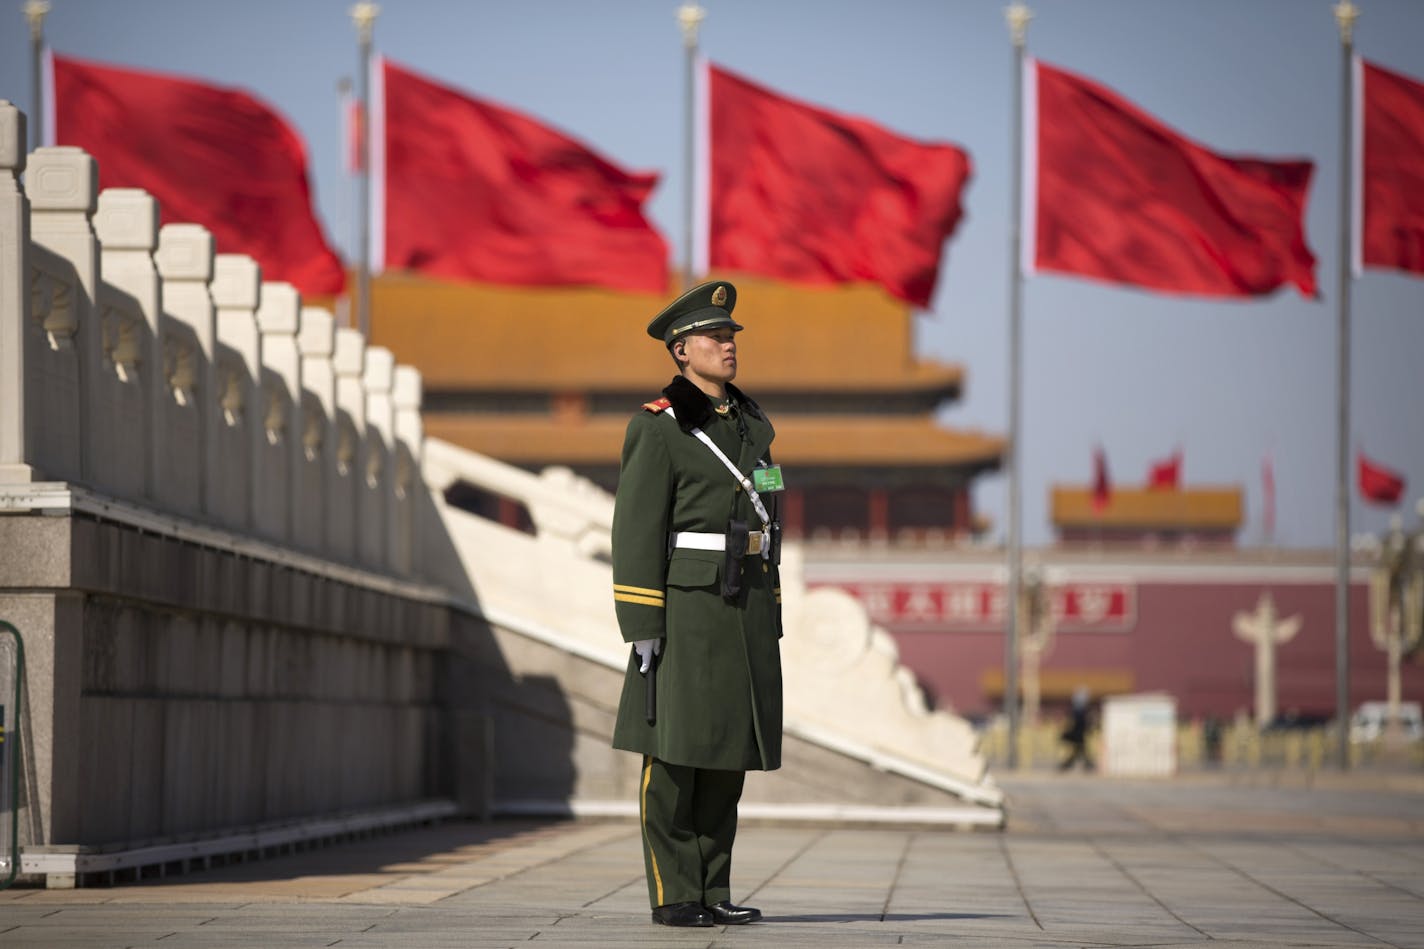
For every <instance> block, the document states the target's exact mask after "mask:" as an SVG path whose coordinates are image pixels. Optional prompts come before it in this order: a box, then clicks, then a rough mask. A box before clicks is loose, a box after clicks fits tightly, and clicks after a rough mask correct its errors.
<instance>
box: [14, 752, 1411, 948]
mask: <svg viewBox="0 0 1424 949" xmlns="http://www.w3.org/2000/svg"><path fill="white" fill-rule="evenodd" d="M1001 784H1002V785H1003V786H1004V787H1005V789H1006V790H1007V791H1008V793H1009V796H1010V802H1011V811H1010V828H1009V830H1008V831H1007V832H1004V833H997V832H991V831H977V832H951V831H942V830H928V829H906V828H886V827H846V826H830V827H806V826H787V825H748V826H744V828H743V830H742V833H741V835H740V838H739V840H738V844H737V864H736V867H735V868H734V877H733V885H734V889H735V895H736V898H737V899H738V900H739V901H746V902H750V903H751V904H752V905H756V906H760V907H761V908H762V910H763V911H764V912H765V913H766V914H767V919H766V920H765V921H764V922H762V923H759V924H755V925H752V926H746V927H729V928H725V929H723V928H714V929H700V930H672V929H667V928H664V927H659V926H654V925H652V924H651V923H650V922H649V920H648V912H647V903H646V890H645V887H644V883H643V875H642V863H641V858H640V855H639V844H638V830H637V827H636V825H634V824H633V823H631V822H604V823H598V822H587V821H575V822H554V823H547V822H533V821H523V822H496V823H493V824H483V825H482V824H476V823H449V824H444V825H441V826H438V827H433V828H428V829H424V830H418V831H411V832H407V833H401V834H393V835H389V836H385V837H378V838H372V839H368V840H366V841H362V842H358V843H353V844H346V845H342V846H337V847H329V848H325V849H321V850H313V851H308V852H304V853H298V854H294V855H291V856H285V857H281V858H276V859H269V860H265V861H261V862H254V863H247V864H237V865H233V866H229V867H225V868H221V869H214V870H209V871H205V872H201V873H194V874H189V875H186V876H181V877H169V878H167V879H163V880H145V881H142V882H137V883H131V884H125V885H120V886H114V887H106V888H93V889H81V890H70V891H59V890H41V889H11V890H7V891H0V947H4V949H22V947H29V946H43V947H58V946H65V947H71V946H72V947H125V946H149V945H161V946H163V947H176V946H195V947H253V946H256V947H264V949H267V947H271V949H282V947H305V946H340V947H343V949H344V947H383V949H384V947H397V946H399V947H402V949H405V947H412V949H422V947H432V949H437V947H446V946H450V947H455V946H458V947H490V949H493V947H512V946H545V945H548V946H619V947H643V946H646V947H663V946H667V947H684V946H686V947H734V946H735V947H746V946H753V945H756V946H776V947H778V949H780V947H792V949H797V947H814V949H838V947H846V949H871V947H878V946H966V947H970V946H972V947H979V946H984V947H1009V946H1012V947H1051V946H1109V947H1117V946H1124V947H1125V946H1153V947H1170V946H1199V945H1202V944H1206V943H1213V944H1216V945H1222V946H1233V947H1235V946H1265V947H1281V946H1313V947H1334V946H1351V947H1354V946H1400V947H1404V946H1418V947H1424V775H1419V774H1410V775H1394V776H1370V775H1358V774H1357V775H1324V776H1317V777H1316V778H1314V779H1309V778H1305V777H1301V776H1298V775H1296V776H1290V775H1269V774H1234V775H1196V776H1186V777H1181V778H1177V779H1174V780H1171V781H1165V782H1145V781H1136V782H1132V781H1122V780H1110V779H1106V778H1100V777H1096V776H1088V775H1072V776H1061V775H1056V774H1051V775H1050V774H1026V775H1018V776H1014V777H1010V778H1002V779H1001Z"/></svg>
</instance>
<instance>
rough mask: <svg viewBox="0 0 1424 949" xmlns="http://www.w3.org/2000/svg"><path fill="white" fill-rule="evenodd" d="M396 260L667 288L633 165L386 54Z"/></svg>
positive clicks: (390, 251) (485, 276)
mask: <svg viewBox="0 0 1424 949" xmlns="http://www.w3.org/2000/svg"><path fill="white" fill-rule="evenodd" d="M381 77H382V80H383V83H384V86H385V94H384V111H383V120H384V123H385V131H384V136H383V139H384V143H383V145H380V146H378V147H380V148H382V149H383V157H384V164H385V185H384V190H385V201H384V213H385V227H384V240H385V253H384V260H385V265H386V266H387V267H390V268H401V269H406V270H414V271H417V272H419V273H423V274H427V275H429V276H433V277H444V278H448V279H451V280H480V281H488V282H490V283H503V284H515V285H521V286H564V285H590V286H604V287H613V288H615V289H619V290H635V291H646V292H649V293H663V292H665V291H666V290H667V260H668V251H667V244H666V242H665V241H664V240H663V238H662V236H661V235H660V234H658V232H657V231H656V230H655V229H654V228H653V226H652V224H650V223H649V222H648V219H647V218H646V217H644V215H643V203H644V202H645V201H646V200H647V199H648V196H649V195H650V194H651V193H652V190H653V188H654V186H655V185H656V184H657V180H658V176H657V175H656V174H634V173H632V172H628V171H624V170H623V169H622V168H619V167H618V166H617V165H614V164H613V163H612V162H610V161H608V160H606V159H605V158H603V157H602V156H600V155H598V154H597V153H595V152H594V151H593V150H592V149H590V148H588V147H587V146H586V145H583V144H581V143H579V142H577V141H575V140H574V139H572V138H570V137H569V136H567V135H565V134H564V133H562V132H559V131H556V130H555V129H553V128H550V127H549V126H547V125H545V124H543V123H541V122H538V121H536V120H534V119H532V118H530V117H528V116H525V115H521V114H520V113H518V112H514V111H512V110H510V109H506V108H503V107H501V106H497V105H494V104H493V103H490V102H486V101H482V100H480V99H475V98H472V97H470V96H467V95H465V94H464V93H461V92H459V91H457V90H455V89H452V88H450V87H448V86H443V85H439V84H437V83H435V82H433V81H431V80H429V79H426V78H424V77H422V76H419V75H417V74H415V73H413V72H410V71H409V70H407V69H404V68H402V67H399V66H396V65H394V64H392V63H391V62H389V61H383V63H382V69H381Z"/></svg>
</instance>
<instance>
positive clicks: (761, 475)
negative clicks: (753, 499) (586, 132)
mask: <svg viewBox="0 0 1424 949" xmlns="http://www.w3.org/2000/svg"><path fill="white" fill-rule="evenodd" d="M752 486H753V487H754V488H756V492H757V494H766V493H767V492H769V491H784V490H786V485H785V484H783V483H782V481H781V466H780V465H772V466H770V467H768V468H754V469H752Z"/></svg>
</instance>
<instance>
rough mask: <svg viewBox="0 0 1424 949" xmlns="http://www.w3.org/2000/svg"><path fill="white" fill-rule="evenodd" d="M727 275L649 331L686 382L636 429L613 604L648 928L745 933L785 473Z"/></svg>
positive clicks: (774, 763)
mask: <svg viewBox="0 0 1424 949" xmlns="http://www.w3.org/2000/svg"><path fill="white" fill-rule="evenodd" d="M736 302H737V290H736V288H735V287H734V286H732V285H731V284H730V283H728V282H726V281H725V280H717V281H712V282H710V283H704V284H702V285H700V286H697V287H693V288H692V289H691V290H688V291H687V292H686V293H684V294H682V296H680V297H678V298H677V299H676V300H674V301H673V302H672V303H671V304H669V305H668V306H667V308H666V309H664V310H663V311H662V312H661V313H659V314H658V315H657V316H656V317H654V318H653V321H652V322H651V323H649V324H648V335H650V336H652V337H653V338H654V339H656V340H659V341H660V342H662V343H663V344H664V345H666V346H667V348H668V351H669V352H670V353H671V354H672V358H673V360H674V361H675V362H676V363H677V367H678V375H677V376H675V377H673V380H672V382H671V383H670V384H669V385H668V386H667V388H665V389H663V394H662V398H659V399H655V400H654V401H652V402H649V403H647V404H646V405H644V406H643V409H642V411H640V412H639V413H638V414H637V415H635V416H634V417H633V419H632V421H630V422H629V423H628V432H627V436H626V438H625V440H624V443H623V460H622V469H621V472H620V474H619V478H618V497H617V502H616V504H615V507H614V511H613V599H614V605H615V607H616V609H617V613H618V625H619V627H620V629H621V631H622V634H623V639H624V641H625V642H628V643H631V644H632V645H633V649H632V650H630V655H629V661H628V669H627V672H626V674H625V677H624V681H623V694H622V698H621V700H620V701H619V704H618V721H617V725H616V726H615V728H614V731H613V746H614V747H615V748H621V749H624V750H626V751H633V752H637V753H638V754H641V755H642V756H643V771H642V777H641V779H640V781H639V782H638V808H639V814H640V816H641V820H642V825H643V860H644V865H645V868H646V870H647V875H648V899H649V902H650V903H651V905H652V908H653V921H654V922H655V923H661V924H663V925H666V926H712V925H718V924H722V925H727V924H739V923H750V922H754V921H756V920H758V919H761V912H760V911H759V910H755V909H752V908H751V907H746V906H737V905H734V904H733V903H732V901H731V895H732V890H731V875H732V841H733V840H734V839H735V837H736V834H737V802H738V800H739V799H740V798H741V795H742V784H743V781H744V780H745V778H746V772H747V771H748V770H762V771H771V770H774V769H776V768H778V767H780V766H781V645H780V642H779V640H780V638H781V605H780V604H781V583H780V579H779V576H778V571H777V563H778V552H779V550H780V546H781V543H780V542H781V528H780V525H779V524H778V523H777V521H776V519H775V511H776V498H777V497H779V494H778V492H780V491H781V489H782V482H781V469H780V467H779V466H777V465H775V464H773V463H772V458H771V452H770V447H771V440H772V438H773V437H774V435H775V433H774V432H773V430H772V427H771V423H770V422H769V421H767V418H766V415H765V414H763V412H762V411H761V409H760V408H758V406H757V404H756V403H755V402H753V401H752V400H751V399H749V398H747V397H746V395H744V394H743V393H742V392H741V391H740V390H739V389H738V388H737V387H736V386H734V385H732V379H733V378H735V377H736V375H737V343H736V334H737V332H738V331H740V330H741V328H742V327H741V326H740V325H738V324H737V323H736V322H735V321H733V319H732V308H733V307H734V306H735V305H736Z"/></svg>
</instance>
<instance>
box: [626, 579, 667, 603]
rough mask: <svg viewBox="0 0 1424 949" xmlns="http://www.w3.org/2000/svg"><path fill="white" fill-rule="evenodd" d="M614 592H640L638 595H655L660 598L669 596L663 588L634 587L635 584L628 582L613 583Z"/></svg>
mask: <svg viewBox="0 0 1424 949" xmlns="http://www.w3.org/2000/svg"><path fill="white" fill-rule="evenodd" d="M613 592H614V593H636V594H638V596H655V597H657V598H658V599H660V600H661V599H664V598H666V597H667V594H666V593H664V592H663V591H662V590H654V589H653V588H651V587H634V586H629V585H628V584H626V583H615V584H613Z"/></svg>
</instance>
